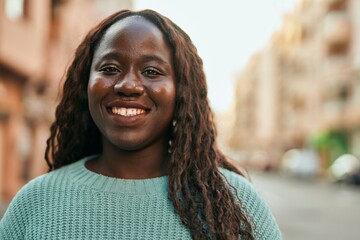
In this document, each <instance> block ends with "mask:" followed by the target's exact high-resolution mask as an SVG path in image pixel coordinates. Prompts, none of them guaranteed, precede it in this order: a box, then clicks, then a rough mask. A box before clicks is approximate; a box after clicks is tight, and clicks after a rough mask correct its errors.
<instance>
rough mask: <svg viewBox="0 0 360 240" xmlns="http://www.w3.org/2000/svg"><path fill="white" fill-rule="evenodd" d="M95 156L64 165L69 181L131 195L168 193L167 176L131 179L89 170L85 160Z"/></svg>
mask: <svg viewBox="0 0 360 240" xmlns="http://www.w3.org/2000/svg"><path fill="white" fill-rule="evenodd" d="M94 157H96V156H89V157H85V158H83V159H81V160H79V161H77V162H75V163H72V164H70V165H67V166H64V168H66V171H67V175H68V176H70V179H71V181H73V182H76V183H78V184H81V185H86V186H88V187H90V188H92V189H94V190H98V191H101V192H116V193H124V194H131V195H149V194H159V193H164V194H167V193H168V176H163V177H156V178H149V179H141V180H133V179H120V178H113V177H107V176H104V175H101V174H98V173H95V172H92V171H90V170H89V169H87V168H86V167H85V163H86V161H88V160H90V159H92V158H94Z"/></svg>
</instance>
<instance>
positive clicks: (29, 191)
mask: <svg viewBox="0 0 360 240" xmlns="http://www.w3.org/2000/svg"><path fill="white" fill-rule="evenodd" d="M33 192H34V184H33V183H32V182H30V183H28V184H27V185H25V186H24V187H23V188H22V189H21V190H20V191H19V192H18V193H17V194H16V195H15V197H14V198H13V200H12V201H11V203H10V205H9V206H8V208H7V210H6V212H5V214H4V216H3V218H2V219H1V221H0V239H1V240H18V239H24V238H25V234H26V227H27V226H28V223H29V220H30V218H31V216H32V215H34V211H35V209H36V208H35V205H36V199H35V197H34V194H33Z"/></svg>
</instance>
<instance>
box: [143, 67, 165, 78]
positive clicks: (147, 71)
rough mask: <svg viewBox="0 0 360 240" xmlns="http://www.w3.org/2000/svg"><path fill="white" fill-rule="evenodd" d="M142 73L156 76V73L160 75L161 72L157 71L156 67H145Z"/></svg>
mask: <svg viewBox="0 0 360 240" xmlns="http://www.w3.org/2000/svg"><path fill="white" fill-rule="evenodd" d="M143 73H144V74H145V75H147V76H158V75H161V72H160V71H158V70H157V69H154V68H149V69H146V70H145V71H144V72H143Z"/></svg>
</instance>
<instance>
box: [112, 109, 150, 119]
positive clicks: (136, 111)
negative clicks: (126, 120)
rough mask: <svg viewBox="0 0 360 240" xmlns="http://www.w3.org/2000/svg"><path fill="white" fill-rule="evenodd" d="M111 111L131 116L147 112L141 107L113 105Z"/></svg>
mask: <svg viewBox="0 0 360 240" xmlns="http://www.w3.org/2000/svg"><path fill="white" fill-rule="evenodd" d="M111 112H112V113H114V114H117V115H120V116H124V117H131V116H136V115H139V114H143V113H145V110H144V109H139V108H124V107H112V108H111Z"/></svg>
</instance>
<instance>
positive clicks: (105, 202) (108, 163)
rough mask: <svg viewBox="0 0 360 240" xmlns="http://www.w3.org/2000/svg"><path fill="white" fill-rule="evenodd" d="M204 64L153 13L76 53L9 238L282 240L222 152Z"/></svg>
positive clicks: (106, 29) (109, 25)
mask: <svg viewBox="0 0 360 240" xmlns="http://www.w3.org/2000/svg"><path fill="white" fill-rule="evenodd" d="M215 136H216V132H215V126H214V122H213V118H212V113H211V110H210V107H209V105H208V101H207V87H206V81H205V75H204V72H203V66H202V60H201V59H200V57H199V56H198V54H197V51H196V48H195V46H194V45H193V44H192V42H191V40H190V38H189V36H188V35H187V34H186V33H184V32H183V31H182V30H181V29H180V28H179V27H178V26H177V25H175V24H174V23H173V22H171V21H170V20H169V19H167V18H166V17H163V16H161V15H160V14H158V13H156V12H154V11H151V10H145V11H141V12H131V11H127V10H126V11H120V12H118V13H115V14H113V15H112V16H110V17H108V18H107V19H105V20H104V21H103V22H101V23H100V24H99V25H98V26H97V27H95V28H94V29H92V30H91V31H90V32H89V33H88V35H87V36H86V37H85V39H84V40H83V41H82V43H81V44H80V45H79V47H78V49H77V51H76V54H75V58H74V60H73V62H72V64H71V65H70V67H69V69H68V71H67V76H66V81H65V83H64V89H63V96H62V99H61V101H60V103H59V105H58V107H57V110H56V120H55V122H54V123H53V125H52V126H51V136H50V138H49V139H48V141H47V149H46V161H47V163H48V165H49V167H50V170H51V172H50V173H48V174H45V175H43V176H41V177H39V178H37V179H35V180H33V181H31V182H30V183H29V184H27V185H26V186H25V187H24V188H23V189H22V190H21V191H20V192H19V193H18V194H17V196H16V197H15V198H14V200H13V202H12V203H11V205H10V206H9V208H8V210H7V212H6V214H5V215H4V218H3V219H2V222H1V225H0V230H1V235H0V236H1V239H25V238H26V239H238V238H241V239H267V240H268V239H280V232H279V229H278V226H277V224H276V222H275V220H274V218H273V216H272V215H271V213H270V211H269V209H268V207H267V206H266V204H265V203H264V202H263V200H262V199H261V197H260V196H259V195H258V193H257V192H256V190H254V188H253V187H252V185H251V184H250V183H249V182H248V181H247V180H246V179H245V178H244V177H242V175H241V173H240V172H239V171H238V170H237V169H236V168H235V167H233V166H232V165H231V164H230V163H229V162H228V161H227V160H226V158H225V157H224V156H223V154H222V153H221V152H220V151H219V149H218V148H217V147H216V145H215Z"/></svg>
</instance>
